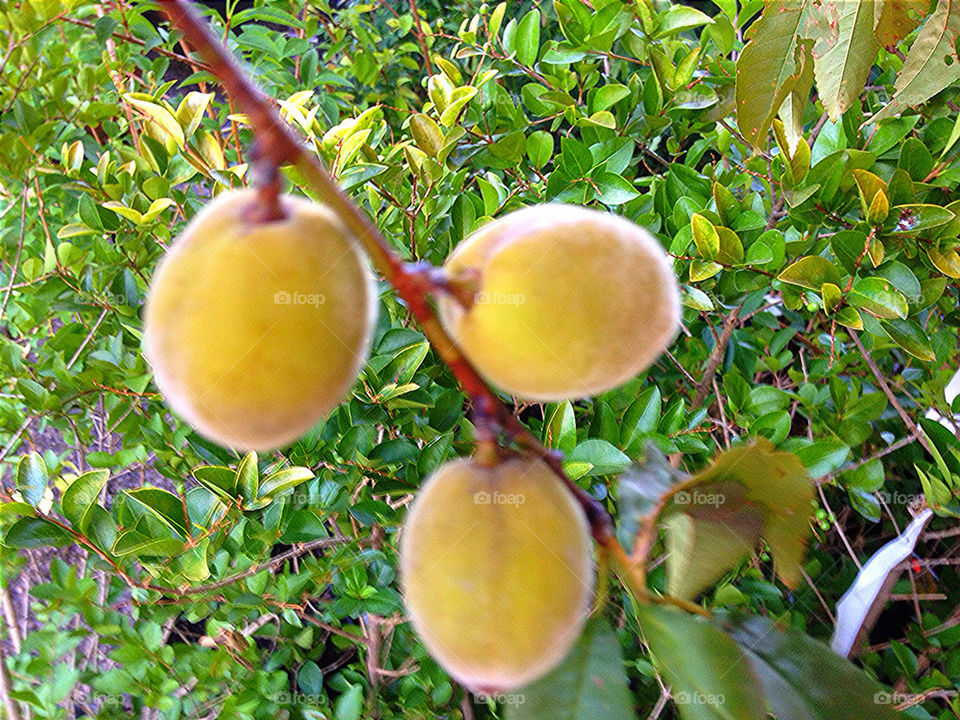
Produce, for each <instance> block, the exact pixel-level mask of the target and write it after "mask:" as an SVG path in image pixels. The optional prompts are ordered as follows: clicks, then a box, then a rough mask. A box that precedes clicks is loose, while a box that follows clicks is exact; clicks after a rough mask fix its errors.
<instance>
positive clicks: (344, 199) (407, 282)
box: [163, 0, 613, 543]
mask: <svg viewBox="0 0 960 720" xmlns="http://www.w3.org/2000/svg"><path fill="white" fill-rule="evenodd" d="M163 9H164V11H165V12H166V13H167V15H168V16H169V17H170V20H171V22H173V24H174V25H175V26H176V27H177V28H178V29H179V30H180V31H181V32H182V33H183V34H184V36H185V37H186V39H187V41H188V43H189V44H190V45H191V47H193V48H195V49H196V50H197V52H199V53H200V54H201V55H202V56H203V57H204V58H205V60H206V62H207V64H208V65H209V66H210V70H211V72H212V73H213V74H214V75H216V76H217V78H218V79H219V80H220V83H221V84H222V85H223V87H224V90H226V92H227V94H228V95H229V96H230V97H231V99H233V100H235V101H236V103H237V104H238V105H239V106H240V108H241V109H242V110H243V112H244V113H246V115H247V118H248V119H249V122H250V125H251V127H252V128H253V131H254V134H255V136H256V137H257V151H258V157H259V158H260V159H261V161H262V162H264V163H272V164H273V165H275V166H277V167H279V166H281V165H283V164H286V163H291V164H294V165H296V166H297V167H298V169H299V170H300V172H301V173H302V174H303V176H304V177H305V179H306V181H307V183H308V184H309V186H310V187H311V188H312V189H313V190H314V191H315V192H316V193H317V194H318V195H319V196H320V197H321V198H322V199H323V201H324V202H325V203H326V204H327V205H328V206H329V207H330V209H332V210H333V211H334V212H335V213H336V214H337V215H338V216H339V217H340V218H341V220H342V221H343V223H344V224H345V225H346V226H347V228H348V229H349V230H350V231H351V232H352V233H353V234H354V236H356V238H357V239H358V240H359V242H360V243H361V244H362V245H363V247H364V249H365V250H366V251H367V254H368V255H369V256H370V258H371V260H372V262H373V264H374V266H375V267H376V268H377V270H379V271H380V273H381V274H383V276H384V277H385V278H386V279H387V280H388V281H389V282H390V284H391V285H393V287H394V289H395V290H396V292H397V294H398V295H399V296H400V298H402V299H403V300H404V302H405V303H406V304H407V307H408V308H409V309H410V312H411V313H412V314H413V316H414V317H415V318H416V319H417V321H418V322H419V323H420V327H421V329H422V330H423V333H424V335H425V336H426V337H427V339H428V340H429V341H430V343H431V345H432V346H433V348H434V349H435V350H436V351H437V353H438V354H439V355H440V358H441V359H442V360H443V361H444V362H445V363H446V364H447V366H448V367H449V368H450V370H451V371H452V372H453V374H454V376H455V377H456V378H457V380H458V381H459V383H460V385H461V386H462V387H463V389H464V390H465V391H466V393H467V394H468V395H469V396H470V397H471V398H472V400H473V404H474V408H475V409H476V410H477V411H478V412H486V413H487V414H488V415H491V416H493V417H495V418H497V419H498V420H499V421H500V423H501V424H502V426H503V428H504V430H506V431H507V433H509V435H510V436H511V437H512V438H513V439H514V440H515V441H516V442H517V444H518V445H520V446H522V447H524V448H526V449H527V450H528V451H530V452H531V453H533V454H534V455H537V456H538V457H540V458H542V459H543V460H544V462H546V463H547V464H548V465H549V466H550V468H551V469H552V470H553V471H554V473H555V474H556V475H557V476H558V477H559V478H560V479H561V480H562V481H563V482H564V484H565V485H566V486H567V488H568V489H569V490H570V491H571V492H572V493H573V495H574V496H575V498H576V499H577V501H578V502H579V503H580V505H581V506H582V507H583V510H584V512H585V513H586V515H587V518H588V520H589V522H590V527H591V530H592V532H593V536H594V538H596V539H597V541H598V542H600V543H605V542H608V541H609V538H612V537H613V521H612V520H611V518H610V516H609V514H608V513H607V511H606V509H604V507H603V506H602V505H601V504H600V503H599V502H597V500H595V499H594V498H593V497H592V496H591V495H589V494H588V493H587V492H586V491H585V490H583V489H582V488H580V487H579V486H578V485H576V484H575V483H574V482H573V481H572V480H570V478H568V477H567V475H566V473H564V471H563V464H562V461H561V459H560V456H559V455H557V454H556V453H553V452H551V451H550V450H548V449H546V448H544V447H543V445H542V444H541V443H540V442H539V441H538V440H537V439H536V438H535V437H534V436H533V435H532V434H530V432H529V431H528V430H527V429H526V427H524V426H523V424H522V423H521V422H520V421H519V420H517V418H516V417H514V416H513V414H512V413H511V412H510V411H509V409H507V407H506V406H504V405H503V404H502V403H501V402H500V400H499V399H498V398H497V396H496V394H495V393H494V392H493V390H491V389H490V388H489V387H488V386H487V384H486V382H485V381H484V380H483V379H482V378H481V377H480V375H479V374H478V373H477V371H476V370H475V369H474V368H473V366H472V365H471V364H470V363H469V362H468V361H467V360H466V358H464V357H463V355H462V354H461V353H460V351H459V349H458V348H457V346H456V345H455V344H454V342H453V341H452V340H451V339H450V337H449V336H448V335H447V333H446V331H445V330H444V329H443V327H442V326H441V324H440V321H439V319H438V318H437V316H436V315H435V313H434V312H433V309H432V307H431V306H430V303H429V302H428V300H427V296H428V294H430V293H432V292H434V291H435V287H434V286H433V284H432V283H431V282H430V279H429V276H428V275H427V274H425V273H423V272H422V271H421V270H420V269H419V268H417V267H410V266H407V265H406V264H405V263H404V262H403V261H402V260H401V259H400V258H399V257H398V256H397V255H396V253H395V252H394V251H393V249H392V248H391V247H390V245H389V244H388V243H387V242H386V240H385V239H384V238H383V236H382V235H381V234H380V231H379V229H378V228H377V226H376V224H375V223H374V222H373V221H372V220H371V219H370V218H369V217H367V215H365V214H364V212H363V211H362V210H361V209H360V208H359V207H357V206H356V205H355V204H354V203H353V201H352V200H350V198H349V197H348V196H347V195H346V194H345V193H344V192H343V190H341V189H340V187H339V185H337V183H336V181H335V180H334V179H333V177H332V176H331V175H330V173H329V172H328V171H327V170H326V169H325V168H324V167H323V166H322V165H321V163H320V160H319V159H318V158H317V156H316V154H315V153H313V152H310V151H308V150H307V149H306V147H305V146H304V144H303V142H302V140H301V138H300V137H299V136H298V135H296V134H295V133H294V132H293V130H292V129H291V128H290V127H289V126H288V125H287V124H286V123H285V122H284V121H283V120H282V119H281V118H280V116H279V114H278V113H277V112H276V110H275V109H274V108H273V106H272V104H271V103H270V101H269V99H268V98H267V97H266V95H264V93H263V91H262V90H260V88H259V87H257V86H256V85H255V84H254V83H253V82H252V81H251V80H250V78H249V77H248V76H247V75H246V73H245V72H244V71H243V70H242V69H241V68H240V66H239V64H238V63H237V62H236V60H235V59H234V58H233V57H232V56H231V55H230V53H229V52H228V51H227V50H226V48H225V47H224V46H223V45H222V43H221V42H220V41H219V40H218V39H217V38H216V37H214V35H213V34H212V32H211V31H210V28H209V26H208V25H207V24H206V22H204V20H203V19H202V18H201V17H200V16H199V15H198V14H197V12H196V11H195V10H194V8H193V6H192V3H190V2H189V0H168V2H165V3H164V4H163Z"/></svg>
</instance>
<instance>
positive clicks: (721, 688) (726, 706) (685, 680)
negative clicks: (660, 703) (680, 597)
mask: <svg viewBox="0 0 960 720" xmlns="http://www.w3.org/2000/svg"><path fill="white" fill-rule="evenodd" d="M635 612H636V615H637V621H638V622H639V623H640V629H641V631H642V632H643V637H644V638H645V639H646V641H647V644H648V645H649V646H650V652H651V653H652V655H653V662H654V665H656V666H657V668H658V669H659V670H660V672H661V673H662V674H663V677H664V679H665V680H666V681H667V682H668V683H669V684H670V686H671V695H673V697H674V700H675V702H676V703H677V709H678V710H679V711H680V715H681V717H683V718H684V720H710V719H717V720H765V719H766V717H767V713H766V711H765V709H764V706H765V703H764V699H763V694H762V691H761V686H760V681H759V679H758V677H757V675H756V673H755V672H754V670H753V668H752V667H751V666H750V662H749V661H748V660H747V658H746V656H745V655H744V654H743V652H742V651H741V650H740V648H738V647H737V644H736V643H735V642H734V641H733V640H731V639H730V638H729V637H728V636H726V635H724V634H723V633H722V632H720V631H719V630H717V629H716V628H715V627H713V626H712V625H711V624H710V623H709V622H707V621H706V620H704V619H702V618H699V617H692V616H690V615H688V614H686V613H683V612H680V611H677V610H672V609H667V608H663V607H659V606H657V605H646V604H638V605H636V606H635Z"/></svg>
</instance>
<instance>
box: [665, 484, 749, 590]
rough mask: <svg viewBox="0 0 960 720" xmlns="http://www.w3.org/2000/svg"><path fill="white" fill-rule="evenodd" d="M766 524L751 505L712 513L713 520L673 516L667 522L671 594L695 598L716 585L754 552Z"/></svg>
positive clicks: (682, 515) (666, 538) (687, 515)
mask: <svg viewBox="0 0 960 720" xmlns="http://www.w3.org/2000/svg"><path fill="white" fill-rule="evenodd" d="M691 497H694V496H693V495H691ZM693 509H695V508H693ZM762 525H763V522H762V518H761V517H760V515H759V513H757V512H755V511H753V510H751V509H749V508H740V509H739V510H737V511H736V513H735V514H733V515H729V516H728V517H720V516H719V515H718V514H716V513H711V514H709V519H707V518H701V517H697V516H696V515H694V514H693V513H685V512H678V513H674V514H672V515H670V516H669V517H668V518H667V519H666V520H665V521H664V533H665V540H666V550H667V553H669V554H668V557H667V593H668V594H669V595H673V596H675V597H679V598H692V597H694V596H695V595H697V594H698V593H699V592H701V591H702V590H704V589H706V588H707V587H709V586H710V585H712V584H713V583H714V582H715V581H716V580H718V579H719V578H720V577H722V576H723V575H724V573H726V572H728V571H729V570H730V569H731V568H732V567H734V566H735V565H736V564H737V563H738V562H739V561H740V559H741V558H743V557H744V556H745V555H749V554H750V553H751V552H753V548H754V546H755V545H756V543H757V540H759V538H760V529H761V526H762Z"/></svg>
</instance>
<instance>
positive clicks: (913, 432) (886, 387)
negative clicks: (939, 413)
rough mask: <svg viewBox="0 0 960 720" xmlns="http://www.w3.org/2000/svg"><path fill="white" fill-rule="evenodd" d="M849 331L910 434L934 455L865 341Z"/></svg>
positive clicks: (924, 436)
mask: <svg viewBox="0 0 960 720" xmlns="http://www.w3.org/2000/svg"><path fill="white" fill-rule="evenodd" d="M849 332H850V337H851V338H853V342H854V344H855V345H856V346H857V348H858V349H859V350H860V355H861V356H863V359H864V362H866V363H867V367H869V368H870V372H872V373H873V377H874V378H876V380H877V384H878V385H879V386H880V389H881V390H883V393H884V395H886V396H887V399H888V400H889V401H890V404H891V405H893V408H894V410H896V411H897V414H898V415H899V416H900V417H901V418H902V419H903V422H904V424H905V425H906V426H907V429H908V430H909V431H910V434H911V435H914V436H915V437H916V438H917V440H919V441H920V444H921V445H923V448H924V450H926V451H927V452H928V453H930V454H931V455H934V452H933V451H932V450H931V449H930V444H929V443H928V442H927V437H926V435H924V434H923V431H922V430H920V428H919V427H917V423H916V422H914V420H913V418H912V417H910V416H909V415H908V414H907V411H906V410H904V409H903V406H902V405H900V403H899V402H898V401H897V397H896V395H894V394H893V390H891V389H890V385H889V383H887V381H886V379H885V378H884V377H883V374H882V373H881V372H880V368H878V367H877V363H875V362H874V361H873V358H872V357H870V353H869V352H867V349H866V348H865V347H864V346H863V343H862V342H860V337H859V336H858V335H857V333H856V332H855V331H853V330H850V331H849Z"/></svg>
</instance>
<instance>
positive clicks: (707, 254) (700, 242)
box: [690, 213, 720, 260]
mask: <svg viewBox="0 0 960 720" xmlns="http://www.w3.org/2000/svg"><path fill="white" fill-rule="evenodd" d="M690 227H691V229H692V230H693V242H694V243H696V246H697V251H698V252H699V253H700V257H702V258H703V259H704V260H716V259H717V255H718V254H719V253H720V235H719V233H717V229H716V228H715V227H714V226H713V223H712V222H710V221H709V220H708V219H707V218H705V217H704V216H703V215H699V214H698V213H693V215H691V216H690Z"/></svg>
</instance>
